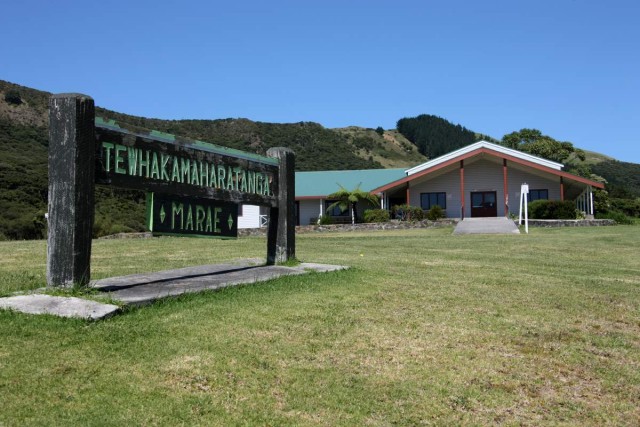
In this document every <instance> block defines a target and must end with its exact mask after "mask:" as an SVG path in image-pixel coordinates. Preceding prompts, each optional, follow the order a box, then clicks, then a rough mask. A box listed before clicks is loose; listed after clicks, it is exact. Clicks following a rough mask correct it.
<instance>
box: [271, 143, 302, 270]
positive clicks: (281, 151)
mask: <svg viewBox="0 0 640 427" xmlns="http://www.w3.org/2000/svg"><path fill="white" fill-rule="evenodd" d="M267 156H269V157H274V158H276V159H278V160H279V162H280V167H279V169H278V194H277V197H278V207H277V208H271V209H270V211H269V229H268V231H267V264H269V265H273V264H276V263H282V262H286V261H288V260H291V259H294V258H295V257H296V223H295V221H296V219H295V154H294V152H293V151H292V150H291V149H289V148H284V147H274V148H270V149H269V150H267Z"/></svg>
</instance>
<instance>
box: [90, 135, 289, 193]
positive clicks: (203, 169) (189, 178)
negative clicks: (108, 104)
mask: <svg viewBox="0 0 640 427" xmlns="http://www.w3.org/2000/svg"><path fill="white" fill-rule="evenodd" d="M96 133H97V135H98V146H97V150H98V152H97V179H96V182H97V183H100V184H113V185H116V186H121V187H128V188H134V189H142V190H147V191H152V192H162V193H170V194H176V195H188V196H195V197H204V198H211V199H218V200H224V201H231V202H234V203H241V202H244V203H253V204H260V205H273V204H274V201H275V194H277V185H278V183H277V182H276V177H277V164H276V162H275V161H274V160H273V159H269V158H265V157H261V156H257V155H252V154H249V153H243V156H242V157H236V156H233V155H228V154H226V153H224V152H222V153H221V152H220V151H224V149H223V148H222V147H216V146H214V145H209V144H204V143H176V142H171V141H158V140H154V139H153V138H150V137H149V138H147V137H145V136H140V135H132V134H127V133H122V132H120V131H113V130H109V129H103V128H99V127H97V128H96ZM198 145H200V146H198ZM228 151H234V150H228ZM238 153H241V152H238Z"/></svg>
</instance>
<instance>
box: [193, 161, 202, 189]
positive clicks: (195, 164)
mask: <svg viewBox="0 0 640 427" xmlns="http://www.w3.org/2000/svg"><path fill="white" fill-rule="evenodd" d="M198 163H200V162H199V161H198V160H194V161H193V163H192V166H193V167H192V168H191V184H193V185H200V173H199V171H198ZM200 168H202V165H200Z"/></svg>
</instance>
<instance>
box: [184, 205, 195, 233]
mask: <svg viewBox="0 0 640 427" xmlns="http://www.w3.org/2000/svg"><path fill="white" fill-rule="evenodd" d="M185 229H187V230H191V231H193V211H192V210H191V205H189V209H188V210H187V222H186V224H185Z"/></svg>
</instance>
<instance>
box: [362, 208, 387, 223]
mask: <svg viewBox="0 0 640 427" xmlns="http://www.w3.org/2000/svg"><path fill="white" fill-rule="evenodd" d="M390 217H391V216H390V215H389V211H388V210H386V209H368V210H366V211H364V222H387V221H389V219H390Z"/></svg>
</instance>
